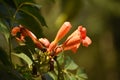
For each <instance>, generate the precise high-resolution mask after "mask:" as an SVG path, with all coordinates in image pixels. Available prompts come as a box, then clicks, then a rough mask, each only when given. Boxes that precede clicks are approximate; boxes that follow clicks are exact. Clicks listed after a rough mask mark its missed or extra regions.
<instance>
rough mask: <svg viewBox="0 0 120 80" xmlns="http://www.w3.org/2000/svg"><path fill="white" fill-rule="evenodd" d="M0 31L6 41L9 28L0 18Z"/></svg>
mask: <svg viewBox="0 0 120 80" xmlns="http://www.w3.org/2000/svg"><path fill="white" fill-rule="evenodd" d="M0 33H2V34H3V35H4V36H5V38H6V40H7V41H8V38H9V36H10V34H9V30H8V28H7V26H6V25H5V24H4V23H3V22H2V21H1V20H0Z"/></svg>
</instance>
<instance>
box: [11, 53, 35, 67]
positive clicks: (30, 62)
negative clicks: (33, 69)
mask: <svg viewBox="0 0 120 80" xmlns="http://www.w3.org/2000/svg"><path fill="white" fill-rule="evenodd" d="M12 55H15V56H18V57H19V58H21V59H23V60H24V61H25V62H27V64H28V65H29V66H30V65H32V63H33V62H32V60H31V59H30V58H29V57H28V56H27V55H26V54H24V53H19V54H16V53H12Z"/></svg>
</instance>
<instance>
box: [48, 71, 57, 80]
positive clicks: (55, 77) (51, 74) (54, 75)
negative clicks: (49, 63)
mask: <svg viewBox="0 0 120 80" xmlns="http://www.w3.org/2000/svg"><path fill="white" fill-rule="evenodd" d="M48 74H49V75H50V76H51V77H52V79H53V80H57V75H56V74H55V73H53V72H48Z"/></svg>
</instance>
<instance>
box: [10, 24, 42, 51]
mask: <svg viewBox="0 0 120 80" xmlns="http://www.w3.org/2000/svg"><path fill="white" fill-rule="evenodd" d="M18 33H19V36H18V35H17V34H18ZM11 34H12V36H15V38H16V39H17V40H18V41H21V42H25V37H26V36H28V37H30V38H31V39H32V40H33V42H34V43H35V45H36V46H37V47H38V48H39V49H42V48H43V45H42V44H41V42H40V41H39V40H38V39H37V37H36V36H35V35H34V34H33V33H32V32H31V31H29V30H28V29H26V28H24V27H23V26H22V25H19V26H17V27H14V28H13V29H12V31H11Z"/></svg>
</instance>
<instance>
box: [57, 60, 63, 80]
mask: <svg viewBox="0 0 120 80" xmlns="http://www.w3.org/2000/svg"><path fill="white" fill-rule="evenodd" d="M56 64H57V69H58V80H63V75H62V70H61V67H60V65H59V62H58V61H57V60H56Z"/></svg>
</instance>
